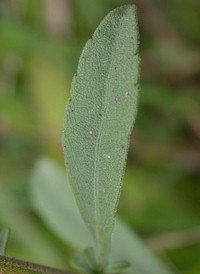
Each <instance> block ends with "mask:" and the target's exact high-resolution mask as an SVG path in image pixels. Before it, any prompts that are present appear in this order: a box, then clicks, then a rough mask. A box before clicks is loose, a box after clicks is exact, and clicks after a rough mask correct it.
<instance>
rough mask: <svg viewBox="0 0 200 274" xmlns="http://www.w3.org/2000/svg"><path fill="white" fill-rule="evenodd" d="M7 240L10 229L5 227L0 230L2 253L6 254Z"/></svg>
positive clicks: (0, 252) (0, 253) (0, 248)
mask: <svg viewBox="0 0 200 274" xmlns="http://www.w3.org/2000/svg"><path fill="white" fill-rule="evenodd" d="M7 240H8V229H3V230H1V231H0V255H5V250H6V243H7Z"/></svg>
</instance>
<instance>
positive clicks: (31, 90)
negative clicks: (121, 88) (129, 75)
mask: <svg viewBox="0 0 200 274" xmlns="http://www.w3.org/2000/svg"><path fill="white" fill-rule="evenodd" d="M126 3H135V4H136V5H137V8H138V17H139V28H140V37H141V39H140V51H141V58H142V65H141V94H140V103H139V113H138V117H137V121H136V125H135V128H134V131H133V134H132V138H131V146H130V152H129V157H128V165H127V169H126V174H125V178H124V188H123V193H122V197H121V200H120V205H119V215H120V216H121V217H122V219H124V220H125V221H126V222H127V223H128V224H129V225H130V226H131V227H132V228H134V229H135V231H136V232H137V233H138V234H139V235H140V236H141V237H142V238H143V239H144V241H145V242H146V244H147V245H148V246H149V247H150V249H152V250H153V251H154V252H156V253H157V254H158V256H160V257H162V258H163V259H164V260H165V261H166V262H167V263H169V264H171V265H172V266H173V267H174V268H175V269H177V272H178V273H184V274H199V273H200V92H199V82H200V52H199V45H200V35H199V33H200V32H199V30H200V17H199V15H200V2H199V1H197V0H176V1H175V0H168V1H162V0H135V1H122V0H71V1H70V0H1V1H0V228H3V227H9V228H10V230H11V235H10V240H9V245H8V255H10V256H16V257H18V258H22V259H27V260H31V261H34V262H38V263H43V264H47V265H52V266H57V267H66V261H67V259H66V258H68V255H69V254H70V253H71V252H72V250H71V249H70V247H66V246H65V245H64V244H63V243H62V242H61V241H60V240H59V239H58V238H57V237H56V235H54V234H53V233H52V232H51V231H50V230H49V229H48V227H47V226H46V225H45V224H44V223H43V222H42V220H41V219H40V218H39V217H38V216H37V214H36V213H35V212H34V211H33V209H32V207H31V203H30V198H29V197H30V196H29V178H30V174H31V171H32V169H33V166H34V163H35V161H36V160H37V159H38V157H39V156H41V155H46V156H49V157H51V158H52V159H54V160H55V161H57V162H58V163H60V164H61V165H62V166H64V164H63V153H62V148H61V134H62V128H63V126H62V125H63V113H64V106H65V103H66V100H67V98H68V96H69V89H70V82H71V79H72V76H73V74H74V72H75V69H76V66H77V62H78V57H79V55H80V52H81V49H82V47H83V45H84V44H85V42H86V41H87V39H89V38H90V37H91V34H92V32H93V31H94V30H95V28H96V27H97V25H98V23H99V22H100V21H101V20H102V18H103V17H104V16H105V15H106V14H107V13H108V12H109V11H110V10H111V9H113V8H115V7H117V6H119V5H122V4H126ZM155 274H159V273H155Z"/></svg>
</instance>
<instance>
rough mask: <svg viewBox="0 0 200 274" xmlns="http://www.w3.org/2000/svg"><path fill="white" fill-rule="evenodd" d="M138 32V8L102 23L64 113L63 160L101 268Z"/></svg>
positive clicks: (132, 99) (127, 129) (133, 96)
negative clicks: (92, 239) (91, 236)
mask: <svg viewBox="0 0 200 274" xmlns="http://www.w3.org/2000/svg"><path fill="white" fill-rule="evenodd" d="M138 66H139V56H138V30H137V20H136V11H135V7H134V6H132V5H127V6H122V7H120V8H117V9H115V10H113V11H112V12H111V13H109V14H108V16H107V17H106V18H105V19H104V20H103V21H102V23H101V24H100V25H99V27H98V28H97V30H96V31H95V33H94V35H93V37H92V39H90V40H89V41H88V42H87V44H86V46H85V48H84V50H83V52H82V55H81V58H80V61H79V65H78V70H77V74H76V75H75V76H74V79H73V82H72V87H71V100H70V101H69V102H68V104H67V107H66V113H65V130H64V142H63V146H64V154H65V160H66V164H67V165H68V170H69V180H70V184H71V187H72V190H73V192H74V195H75V198H76V202H77V204H78V207H79V210H80V212H81V215H82V217H83V219H84V221H85V223H86V225H87V226H88V228H89V230H90V232H91V233H92V235H93V238H94V242H95V249H96V258H97V260H98V264H99V265H104V264H105V263H106V259H107V256H108V254H109V250H110V241H111V234H112V230H113V226H114V216H115V212H116V207H117V203H118V199H119V195H120V190H121V181H122V177H123V173H124V166H125V161H126V157H127V150H128V145H129V137H130V133H131V130H132V126H133V122H134V120H135V116H136V109H137V96H138V95H137V94H138V74H139V73H138Z"/></svg>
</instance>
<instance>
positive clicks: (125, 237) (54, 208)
mask: <svg viewBox="0 0 200 274" xmlns="http://www.w3.org/2000/svg"><path fill="white" fill-rule="evenodd" d="M31 198H32V204H33V207H34V208H35V210H36V211H37V213H38V214H39V215H40V216H41V218H42V219H43V220H44V222H45V223H46V224H47V225H48V226H49V228H51V229H52V230H53V231H54V232H55V234H56V235H57V236H58V237H60V238H61V239H62V240H63V241H64V242H66V243H67V244H69V243H70V244H71V245H72V246H73V247H75V248H76V249H79V250H84V249H85V248H87V247H88V246H90V245H91V238H90V235H89V232H88V230H87V229H86V227H85V224H84V223H83V221H82V219H81V216H80V213H79V211H78V208H77V205H76V203H75V200H74V197H73V193H72V191H71V189H70V187H69V182H68V179H67V178H66V175H65V172H64V170H62V168H60V167H59V166H58V165H57V164H55V163H54V162H53V161H51V160H49V159H48V158H41V159H40V160H38V161H37V164H36V166H35V169H34V174H33V176H32V180H31ZM111 260H112V261H120V260H126V261H129V262H130V263H131V267H130V268H128V269H127V270H126V271H122V272H121V273H123V274H125V273H126V274H133V273H134V274H135V273H136V274H155V273H159V274H172V273H173V272H172V271H170V270H168V269H167V268H165V267H164V265H163V264H162V263H161V262H160V261H159V260H158V259H157V258H156V257H155V256H154V255H153V254H152V253H151V252H150V250H148V249H147V248H146V247H145V246H144V244H143V243H142V241H141V240H140V239H139V238H138V237H137V235H136V234H135V233H134V232H133V230H130V229H129V228H128V227H127V225H126V224H125V223H123V222H122V221H121V220H120V219H119V218H117V222H116V225H115V229H114V232H113V239H112V248H111Z"/></svg>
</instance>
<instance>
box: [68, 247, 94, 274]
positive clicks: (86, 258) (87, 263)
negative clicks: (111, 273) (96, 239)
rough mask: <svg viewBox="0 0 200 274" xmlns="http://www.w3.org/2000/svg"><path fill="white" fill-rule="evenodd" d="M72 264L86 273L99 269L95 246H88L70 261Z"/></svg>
mask: <svg viewBox="0 0 200 274" xmlns="http://www.w3.org/2000/svg"><path fill="white" fill-rule="evenodd" d="M70 265H71V266H72V267H73V268H74V269H75V270H79V271H84V272H85V273H89V274H90V273H91V274H92V273H94V271H95V270H96V269H97V265H96V260H95V257H94V250H93V248H92V247H89V248H86V249H85V250H84V251H83V252H81V253H78V254H76V255H75V256H74V257H73V258H72V260H71V261H70ZM81 273H82V272H81Z"/></svg>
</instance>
